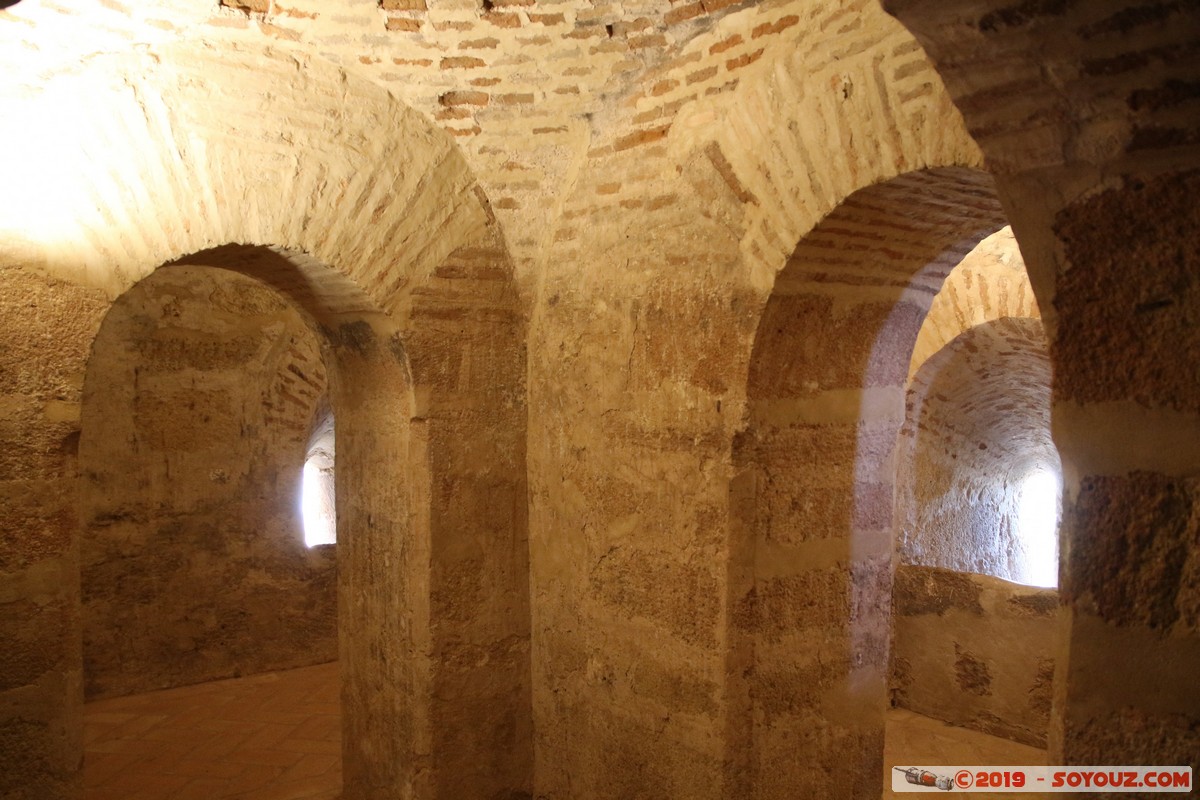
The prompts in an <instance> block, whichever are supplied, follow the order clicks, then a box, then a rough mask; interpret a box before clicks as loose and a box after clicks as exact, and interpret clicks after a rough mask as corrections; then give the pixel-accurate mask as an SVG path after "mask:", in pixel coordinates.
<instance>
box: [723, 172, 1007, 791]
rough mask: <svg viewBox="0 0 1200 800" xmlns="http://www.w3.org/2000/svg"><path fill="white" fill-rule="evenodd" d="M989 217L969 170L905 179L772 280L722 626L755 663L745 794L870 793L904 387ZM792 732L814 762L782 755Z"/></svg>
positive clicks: (836, 217) (838, 221) (748, 687)
mask: <svg viewBox="0 0 1200 800" xmlns="http://www.w3.org/2000/svg"><path fill="white" fill-rule="evenodd" d="M951 196H952V197H955V198H956V200H957V201H958V202H957V203H956V204H955V205H954V206H953V207H950V206H944V205H942V204H941V201H940V199H939V200H938V201H936V203H934V202H930V200H929V198H932V197H937V198H945V197H951ZM926 204H928V205H926ZM916 208H922V211H921V212H920V213H915V212H914V209H916ZM1000 224H1001V220H1000V217H999V211H998V208H997V207H996V205H995V201H994V199H993V197H992V196H991V195H990V187H989V186H988V185H987V181H986V178H984V177H983V176H981V175H979V174H976V173H972V172H970V171H968V170H950V169H947V170H934V171H929V172H927V173H914V174H911V175H905V176H902V177H900V178H897V179H894V180H892V181H890V182H887V183H883V184H879V185H876V186H873V187H870V188H868V189H864V190H860V191H859V192H857V193H855V194H854V195H852V196H851V197H849V198H848V199H847V200H846V202H844V203H843V204H842V205H841V206H839V207H838V209H837V210H836V211H834V212H833V213H832V214H831V215H830V216H829V217H827V218H826V219H825V220H824V221H823V222H822V223H821V224H820V225H818V226H817V228H816V229H815V230H814V231H813V232H812V233H811V234H810V235H809V236H808V237H806V239H805V240H804V241H803V242H801V244H800V246H799V247H798V248H797V249H796V252H795V253H794V254H793V256H792V258H791V259H790V261H789V262H788V264H787V266H786V267H785V268H784V270H783V272H782V273H781V275H780V277H779V279H778V280H777V282H776V288H775V293H774V294H773V295H772V297H771V299H770V300H769V301H768V303H767V306H766V308H765V310H764V313H763V318H762V321H761V323H760V327H759V331H758V336H757V339H756V342H755V346H754V351H753V355H752V360H751V363H750V370H749V387H748V394H749V398H748V399H749V403H750V418H749V426H748V429H747V432H746V434H745V436H744V438H743V439H742V440H741V441H740V442H739V449H738V450H737V451H736V452H735V463H736V464H737V465H738V467H739V469H741V470H744V471H745V473H746V475H747V476H748V481H747V483H748V486H747V494H746V497H745V498H744V499H742V500H741V501H740V502H739V503H738V504H737V505H736V506H735V515H740V514H747V516H746V517H743V518H740V519H739V523H740V525H741V526H744V528H745V534H744V537H745V538H744V539H743V540H742V541H741V542H739V545H740V547H742V548H744V550H743V552H735V553H734V555H733V558H734V560H735V563H739V564H745V565H746V566H745V567H744V568H743V569H744V570H745V572H744V573H742V574H741V575H739V576H738V578H739V581H738V583H735V584H733V585H732V586H731V587H730V588H731V591H733V592H736V593H740V597H739V594H734V598H736V602H739V603H740V604H743V605H744V606H745V607H746V611H745V612H744V613H743V614H742V615H740V616H739V617H736V618H735V620H734V621H735V627H734V630H733V632H732V633H733V635H734V636H735V637H737V638H735V642H736V644H735V648H740V649H741V650H742V653H743V655H742V658H744V659H746V660H747V661H750V662H752V663H753V665H754V668H753V670H752V671H750V672H748V673H745V674H742V675H735V677H734V680H733V682H732V685H733V686H735V687H738V688H737V689H736V691H738V692H739V693H741V696H742V697H744V698H745V700H744V702H745V703H746V705H747V707H748V709H749V710H748V712H744V713H748V714H749V717H750V719H751V720H752V721H753V722H752V723H751V724H750V726H749V730H748V731H747V732H745V733H743V736H744V737H745V739H746V741H745V744H744V745H743V746H747V747H749V748H751V755H750V770H751V775H752V787H751V792H752V795H751V796H754V797H763V798H776V797H778V798H783V797H794V796H797V795H803V796H824V795H825V794H826V793H828V792H831V791H834V789H833V785H832V784H830V783H829V781H830V778H829V777H828V773H827V772H825V771H824V770H823V768H828V767H830V766H831V765H832V764H834V763H838V762H842V763H849V764H851V765H854V766H853V767H852V769H853V770H854V774H855V775H857V776H858V778H857V780H856V781H855V783H854V784H853V785H852V786H851V787H849V788H842V789H839V790H838V791H845V792H847V794H846V795H844V796H850V797H868V796H872V795H874V794H878V792H879V791H880V787H879V783H878V779H877V778H874V777H873V776H874V775H879V774H880V771H879V769H878V768H877V767H878V766H880V764H879V761H880V757H881V754H880V753H878V752H876V751H874V748H875V746H876V743H877V742H878V741H879V740H881V737H882V724H883V720H882V708H883V701H884V697H885V692H886V665H887V660H888V619H889V613H888V609H889V599H890V592H891V563H890V562H891V553H890V551H891V547H890V542H891V533H892V515H891V508H890V498H891V496H892V486H893V480H894V473H893V449H894V445H895V442H896V435H897V432H898V430H899V423H900V416H901V411H900V408H899V406H900V401H901V397H902V391H903V388H902V387H903V386H904V383H905V376H906V371H907V366H908V363H909V360H910V358H911V356H912V347H913V343H914V342H915V340H916V337H917V333H918V331H919V329H920V327H921V321H922V319H923V317H924V313H925V311H926V309H927V308H928V303H929V300H930V299H931V298H932V296H933V295H934V294H935V293H936V291H937V289H938V287H939V286H940V285H941V282H942V280H943V279H944V278H945V276H946V275H947V274H948V273H949V271H950V269H951V267H952V266H953V264H954V263H957V261H958V260H960V259H961V258H962V257H963V255H965V254H966V252H969V251H970V249H971V248H972V247H974V246H975V244H976V243H977V242H978V241H979V239H980V238H982V236H983V235H984V234H985V233H987V232H990V231H991V230H995V229H996V228H998V227H1000ZM882 231H890V232H892V233H894V238H892V237H890V236H888V235H885V234H884V233H882ZM739 684H740V685H739ZM796 741H804V742H805V743H806V746H807V748H808V750H807V752H809V753H810V758H809V759H796V760H792V761H786V760H784V759H783V756H782V754H783V752H785V751H786V750H787V749H788V748H789V747H792V746H794V743H795V742H796Z"/></svg>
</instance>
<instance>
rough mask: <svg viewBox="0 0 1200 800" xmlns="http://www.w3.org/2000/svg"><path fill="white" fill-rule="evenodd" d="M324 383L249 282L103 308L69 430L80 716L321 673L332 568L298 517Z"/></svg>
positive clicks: (190, 278) (227, 276)
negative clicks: (78, 519)
mask: <svg viewBox="0 0 1200 800" xmlns="http://www.w3.org/2000/svg"><path fill="white" fill-rule="evenodd" d="M326 383H327V379H326V374H325V366H324V359H323V358H322V354H321V344H320V340H319V339H318V337H317V334H316V332H315V331H313V330H312V329H311V327H310V326H309V325H308V324H307V323H306V322H305V320H304V318H303V317H301V315H300V314H299V313H298V312H297V311H296V310H295V309H294V308H292V307H291V306H289V304H288V303H287V301H286V300H285V299H284V298H282V297H280V296H278V295H277V294H275V293H274V292H273V291H272V290H270V289H269V288H267V287H265V286H263V285H262V284H260V283H258V282H256V281H254V280H252V279H250V278H247V277H242V276H239V275H235V274H233V273H230V272H227V271H221V270H214V269H211V268H204V267H188V266H177V267H171V268H169V269H159V270H156V271H155V272H154V273H152V274H151V275H150V276H148V277H147V278H145V279H143V280H142V281H140V282H139V283H138V284H137V285H136V286H134V287H133V288H131V289H130V290H129V291H128V292H126V293H125V294H124V295H122V296H121V297H120V298H118V300H117V302H116V303H114V304H113V306H112V308H110V309H109V311H108V314H107V315H106V317H105V321H104V323H103V324H102V325H101V328H100V331H99V333H98V334H97V336H96V340H95V342H94V343H93V346H92V355H91V357H90V358H89V361H88V372H87V375H86V377H85V380H84V393H83V407H82V411H81V414H80V429H81V435H80V444H79V469H80V474H81V486H80V506H81V515H82V533H81V542H80V560H81V572H82V591H83V641H84V679H85V689H86V697H87V699H89V700H94V699H99V698H102V697H110V696H119V695H127V694H135V693H139V692H146V691H152V690H155V689H164V688H170V687H174V686H182V685H187V684H192V683H199V682H202V681H208V680H215V679H219V678H227V677H234V676H240V675H250V674H254V673H257V672H266V671H270V670H277V669H287V668H291V667H299V666H307V665H310V664H319V663H323V662H328V661H332V660H334V659H336V658H337V627H336V616H337V604H336V599H337V594H336V592H337V582H336V574H337V573H336V570H335V561H334V553H333V551H332V550H326V551H312V550H310V549H309V548H308V547H306V546H305V541H304V538H303V536H302V532H301V518H300V513H299V512H300V507H299V503H297V502H296V498H297V494H298V490H299V483H300V477H301V473H302V468H303V467H302V465H303V463H304V457H305V450H306V444H307V442H306V440H307V438H308V429H309V427H310V426H311V424H312V422H311V420H312V418H313V416H314V415H315V414H316V413H317V406H318V404H319V403H320V401H321V399H322V397H323V395H324V394H325V392H326ZM331 523H332V521H331Z"/></svg>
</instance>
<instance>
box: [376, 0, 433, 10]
mask: <svg viewBox="0 0 1200 800" xmlns="http://www.w3.org/2000/svg"><path fill="white" fill-rule="evenodd" d="M379 7H380V8H382V9H383V10H384V11H424V10H426V8H427V6H426V5H425V0H379Z"/></svg>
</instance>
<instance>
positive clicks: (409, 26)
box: [384, 17, 432, 63]
mask: <svg viewBox="0 0 1200 800" xmlns="http://www.w3.org/2000/svg"><path fill="white" fill-rule="evenodd" d="M384 28H386V29H387V30H389V31H404V32H406V33H415V32H416V31H419V30H421V22H420V21H419V20H415V19H409V18H408V17H388V20H387V22H386V23H384ZM392 60H393V61H395V60H396V59H392ZM430 63H432V62H430Z"/></svg>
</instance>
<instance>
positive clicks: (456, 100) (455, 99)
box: [438, 91, 490, 106]
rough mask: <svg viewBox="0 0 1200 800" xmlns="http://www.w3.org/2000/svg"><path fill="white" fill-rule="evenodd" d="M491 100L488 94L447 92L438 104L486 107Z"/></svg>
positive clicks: (439, 99)
mask: <svg viewBox="0 0 1200 800" xmlns="http://www.w3.org/2000/svg"><path fill="white" fill-rule="evenodd" d="M489 99H490V98H489V95H488V94H487V93H486V92H472V91H455V92H446V93H445V94H443V95H442V96H441V97H439V98H438V102H439V103H441V104H442V105H444V106H486V105H487V104H488V100H489Z"/></svg>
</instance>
